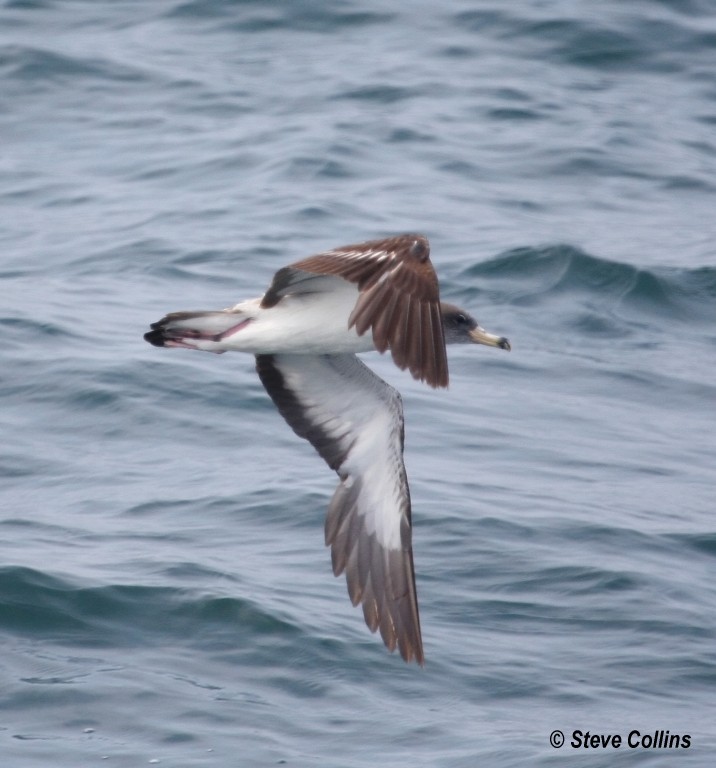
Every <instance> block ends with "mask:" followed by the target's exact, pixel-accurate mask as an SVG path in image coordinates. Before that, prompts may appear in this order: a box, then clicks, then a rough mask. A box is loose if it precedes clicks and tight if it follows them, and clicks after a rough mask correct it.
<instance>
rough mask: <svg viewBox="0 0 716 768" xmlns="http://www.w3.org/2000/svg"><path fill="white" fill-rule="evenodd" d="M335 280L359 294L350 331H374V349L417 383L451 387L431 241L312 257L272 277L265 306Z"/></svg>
mask: <svg viewBox="0 0 716 768" xmlns="http://www.w3.org/2000/svg"><path fill="white" fill-rule="evenodd" d="M331 277H333V278H339V279H342V280H346V281H348V282H349V283H353V284H355V286H356V288H357V291H358V296H357V300H356V304H355V306H354V308H353V311H352V312H351V315H350V318H349V327H353V326H355V329H356V332H357V333H358V334H359V335H361V336H362V335H363V334H364V333H366V332H367V331H368V329H371V330H372V333H373V342H374V344H375V347H376V349H377V350H378V351H380V352H385V351H386V350H387V349H390V352H391V354H392V356H393V360H395V363H396V365H397V366H398V367H399V368H402V369H405V368H408V369H409V370H410V372H411V373H412V374H413V376H414V377H415V378H416V379H420V380H421V381H425V382H427V383H428V384H429V385H430V386H431V387H446V386H447V384H448V364H447V354H446V352H445V335H444V333H443V321H442V314H441V312H440V288H439V285H438V278H437V275H436V274H435V270H434V268H433V265H432V262H431V261H430V245H429V244H428V240H427V238H425V237H423V236H422V235H400V236H398V237H391V238H387V239H385V240H371V241H369V242H366V243H360V244H358V245H346V246H344V247H342V248H335V249H333V250H331V251H326V252H324V253H319V254H317V255H315V256H309V258H307V259H303V260H302V261H297V262H296V263H295V264H291V265H290V266H288V267H284V268H283V269H280V270H279V271H278V272H277V273H276V274H275V275H274V278H273V282H272V283H271V285H270V286H269V289H268V291H266V294H265V295H264V297H263V299H262V301H261V306H262V307H265V308H268V307H273V306H275V305H276V304H278V302H279V301H280V300H281V299H282V298H283V297H284V296H287V295H291V294H297V293H312V292H314V291H317V290H329V289H330V283H328V282H327V278H331Z"/></svg>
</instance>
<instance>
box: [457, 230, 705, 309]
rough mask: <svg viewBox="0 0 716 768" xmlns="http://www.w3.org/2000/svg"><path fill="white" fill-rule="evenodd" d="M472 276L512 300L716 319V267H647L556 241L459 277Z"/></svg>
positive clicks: (513, 253)
mask: <svg viewBox="0 0 716 768" xmlns="http://www.w3.org/2000/svg"><path fill="white" fill-rule="evenodd" d="M474 277H486V278H489V280H490V287H489V288H490V291H491V292H494V291H495V290H497V291H499V293H500V294H501V299H502V300H503V301H505V302H507V303H511V304H519V305H540V304H550V303H552V302H554V301H556V300H558V299H562V298H566V299H579V300H580V301H581V302H582V303H583V302H585V301H587V302H590V303H591V305H592V306H595V307H601V308H606V309H609V310H610V311H613V312H617V313H624V312H626V313H628V314H629V315H632V316H636V315H640V314H643V315H645V316H654V315H657V316H660V317H669V318H671V319H677V320H698V321H704V320H710V321H713V320H716V302H715V301H714V300H715V299H716V267H699V268H695V269H688V268H678V267H661V268H647V267H642V266H635V265H632V264H625V263H622V262H617V261H611V260H609V259H602V258H598V257H596V256H592V255H590V254H588V253H586V252H585V251H582V250H580V249H579V248H575V247H573V246H570V245H553V246H546V247H540V248H534V247H524V248H515V249H513V250H510V251H507V252H505V253H503V254H500V255H499V256H497V257H495V258H494V259H491V260H489V261H486V262H483V263H481V264H476V265H473V266H471V267H469V268H468V269H466V270H464V271H463V272H462V273H461V275H459V276H458V278H459V279H460V282H466V280H464V278H474Z"/></svg>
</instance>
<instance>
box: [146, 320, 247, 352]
mask: <svg viewBox="0 0 716 768" xmlns="http://www.w3.org/2000/svg"><path fill="white" fill-rule="evenodd" d="M250 322H251V317H247V316H246V315H245V314H244V313H242V312H238V311H235V310H226V309H225V310H220V311H209V312H171V313H169V314H168V315H166V316H165V317H163V318H162V319H161V320H159V321H158V322H156V323H152V325H151V329H152V330H151V331H148V332H147V333H145V334H144V340H145V341H148V342H149V343H150V344H153V345H154V346H155V347H185V348H187V349H201V350H204V351H205V352H216V353H217V354H221V353H222V352H225V351H226V350H227V348H228V347H227V345H226V343H225V340H226V339H228V338H229V337H230V336H232V335H233V334H235V333H237V332H238V331H240V330H241V329H242V328H245V327H246V326H247V325H248V324H249V323H250Z"/></svg>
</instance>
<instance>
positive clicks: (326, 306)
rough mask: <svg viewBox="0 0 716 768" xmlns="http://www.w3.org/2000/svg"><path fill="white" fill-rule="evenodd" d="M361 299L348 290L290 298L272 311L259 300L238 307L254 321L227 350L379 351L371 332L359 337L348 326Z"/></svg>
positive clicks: (230, 339) (232, 338)
mask: <svg viewBox="0 0 716 768" xmlns="http://www.w3.org/2000/svg"><path fill="white" fill-rule="evenodd" d="M357 297H358V292H357V291H356V289H355V288H354V287H353V286H352V285H350V284H346V290H345V291H335V290H334V291H330V292H327V293H313V294H301V295H297V296H287V297H285V298H284V299H282V300H281V301H280V302H279V303H278V304H276V305H275V306H273V307H271V308H270V309H260V308H259V309H257V305H258V302H259V300H258V299H257V300H254V301H250V302H243V303H242V304H237V306H236V307H235V308H234V309H235V310H239V311H240V310H242V309H244V308H246V310H247V314H251V315H253V317H254V319H253V320H252V322H250V323H249V324H248V325H246V326H245V327H244V328H242V329H241V330H239V331H237V332H236V333H235V334H233V335H231V336H229V337H227V338H226V339H224V340H223V341H222V347H223V348H224V349H226V350H237V351H241V352H253V353H255V354H280V353H293V354H324V355H325V354H340V353H346V352H368V351H369V350H372V349H375V346H374V344H373V336H372V334H371V333H370V331H368V332H367V333H365V334H363V336H358V334H357V333H356V332H355V329H354V328H349V327H348V317H349V316H350V313H351V310H352V309H353V306H354V305H355V301H356V299H357Z"/></svg>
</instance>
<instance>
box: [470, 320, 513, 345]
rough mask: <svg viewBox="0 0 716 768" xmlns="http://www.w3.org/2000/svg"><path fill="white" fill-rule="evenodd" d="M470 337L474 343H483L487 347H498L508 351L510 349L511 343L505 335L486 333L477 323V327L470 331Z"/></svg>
mask: <svg viewBox="0 0 716 768" xmlns="http://www.w3.org/2000/svg"><path fill="white" fill-rule="evenodd" d="M470 338H471V339H472V341H473V342H474V343H475V344H485V345H486V346H488V347H499V348H500V349H505V350H507V351H508V352H509V351H510V350H511V349H512V345H511V344H510V340H509V339H508V338H506V337H505V336H496V335H495V334H494V333H488V332H487V331H486V330H485V329H484V328H481V327H480V326H479V325H478V326H477V328H473V330H471V331H470Z"/></svg>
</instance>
